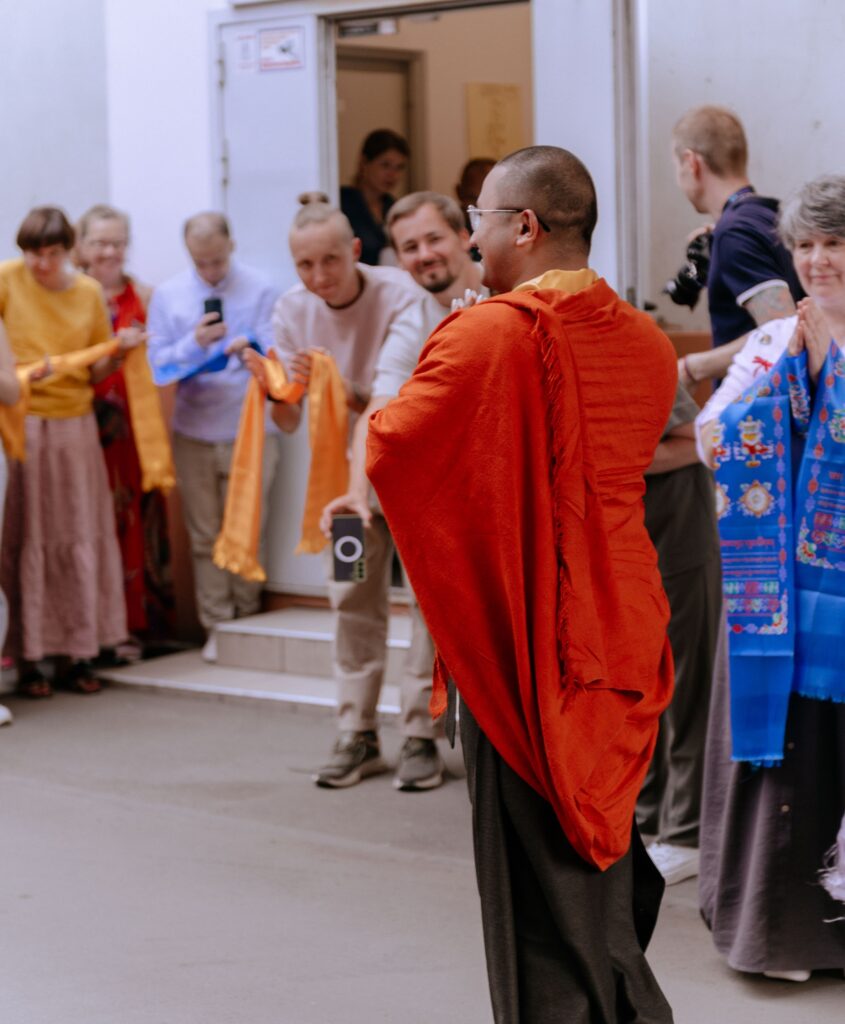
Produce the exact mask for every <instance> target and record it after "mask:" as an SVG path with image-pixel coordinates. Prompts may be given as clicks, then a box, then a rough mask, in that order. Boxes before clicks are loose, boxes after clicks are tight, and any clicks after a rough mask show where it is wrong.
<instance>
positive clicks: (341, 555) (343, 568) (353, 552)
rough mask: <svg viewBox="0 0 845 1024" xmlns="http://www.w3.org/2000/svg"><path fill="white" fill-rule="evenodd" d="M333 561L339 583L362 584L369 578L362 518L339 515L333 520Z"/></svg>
mask: <svg viewBox="0 0 845 1024" xmlns="http://www.w3.org/2000/svg"><path fill="white" fill-rule="evenodd" d="M332 560H333V562H334V578H335V580H336V582H338V583H348V582H350V581H352V582H354V583H361V582H363V580H365V579H366V578H367V565H366V556H365V551H364V524H363V523H362V522H361V517H360V516H353V515H339V516H335V517H334V519H333V520H332Z"/></svg>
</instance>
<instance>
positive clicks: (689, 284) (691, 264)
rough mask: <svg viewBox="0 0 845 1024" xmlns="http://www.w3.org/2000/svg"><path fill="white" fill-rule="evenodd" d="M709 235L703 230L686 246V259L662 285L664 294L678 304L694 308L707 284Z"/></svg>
mask: <svg viewBox="0 0 845 1024" xmlns="http://www.w3.org/2000/svg"><path fill="white" fill-rule="evenodd" d="M710 235H711V233H710V232H709V231H703V232H702V233H701V234H700V235H696V236H695V238H693V240H692V241H691V242H690V244H689V245H688V246H687V261H686V263H685V264H684V265H683V266H682V267H681V269H680V270H679V271H678V273H677V274H675V276H674V277H673V278H672V280H671V281H667V282H666V284H665V285H664V287H663V292H664V294H666V295H668V296H669V298H670V299H671V300H672V301H673V302H674V303H675V304H676V305H678V306H689V308H690V309H695V305H696V303H697V302H698V297H699V295H701V289H702V288H705V287H706V286H707V273H708V271H709V270H710Z"/></svg>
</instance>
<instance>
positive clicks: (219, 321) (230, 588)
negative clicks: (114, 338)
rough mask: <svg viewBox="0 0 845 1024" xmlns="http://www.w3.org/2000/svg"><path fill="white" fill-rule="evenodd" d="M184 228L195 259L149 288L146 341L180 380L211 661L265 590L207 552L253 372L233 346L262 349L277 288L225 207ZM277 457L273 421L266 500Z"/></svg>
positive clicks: (200, 605) (186, 503) (192, 532)
mask: <svg viewBox="0 0 845 1024" xmlns="http://www.w3.org/2000/svg"><path fill="white" fill-rule="evenodd" d="M184 235H185V246H186V248H187V250H188V254H189V256H190V258H191V262H192V264H193V266H192V267H191V268H190V269H189V270H186V271H184V272H183V273H182V274H179V275H177V276H176V277H173V278H171V279H170V280H169V281H165V282H164V283H163V284H161V285H159V286H158V287H157V288H156V289H155V291H154V292H153V297H152V301H151V303H150V311H149V317H148V321H147V330H148V331H149V341H148V346H147V347H148V351H149V359H150V364H151V365H152V367H153V372H154V374H155V375H156V377H157V379H158V380H162V379H169V378H173V379H178V380H179V384H178V387H177V391H176V407H175V411H174V415H173V460H174V462H175V465H176V475H177V477H178V480H179V489H180V493H181V497H182V507H183V509H184V513H185V525H186V526H187V529H188V536H189V537H190V541H191V555H192V560H193V568H194V586H195V589H196V600H197V611H198V614H199V619H200V622H201V623H202V625H203V627H204V628H205V630H206V633H207V641H206V645H205V647H204V648H203V657H205V658H206V660H207V661H214V660H216V657H217V649H216V638H215V634H214V628H215V626H216V625H217V624H218V623H219V622H225V621H228V620H230V619H234V618H240V617H242V616H244V615H252V614H254V613H255V612H257V611H258V609H259V602H260V597H261V584H260V583H251V582H248V581H247V580H243V579H241V578H240V577H239V576H234V575H232V574H231V573H228V572H225V571H224V570H223V569H218V568H217V566H216V565H214V563H213V561H212V557H211V556H212V549H213V547H214V542H215V540H216V539H217V535H218V533H219V532H220V527H221V525H222V522H223V508H224V505H225V501H226V489H227V487H228V483H229V464H230V462H231V459H232V448H233V445H234V440H235V437H236V436H237V432H238V422H239V419H240V413H241V405H242V404H243V399H244V395H245V394H246V387H247V384H248V382H249V371H248V370H247V369H246V368H245V367H244V366H243V364H242V363H241V361H240V359H238V358H237V356H234V355H231V356H229V357H228V358H227V353H228V352H230V351H231V349H232V347H233V344H234V343H235V342H236V341H237V340H238V339H239V338H245V337H251V338H252V340H254V341H256V342H257V343H258V344H259V345H260V346H261V347H262V348H263V349H266V348H267V347H268V346H269V345H270V344H271V343H272V338H273V335H272V329H271V326H270V314H271V311H272V309H273V303H274V302H275V301H276V296H277V294H278V292H277V290H276V289H275V288H273V287H272V286H271V285H270V284H269V283H268V282H267V281H266V280H265V279H264V278H263V277H262V276H261V275H260V274H259V273H257V272H256V271H254V270H252V269H251V268H250V267H247V266H244V264H242V263H240V262H238V261H235V260H234V259H232V252H233V250H234V242H233V241H232V238H231V232H230V229H229V225H228V223H227V221H226V218H225V217H223V215H222V214H219V213H199V214H196V216H194V217H191V218H190V219H189V220H188V221H187V222H186V223H185V228H184ZM210 299H214V300H218V301H219V302H220V303H221V305H222V311H223V312H222V318H221V316H220V315H219V314H218V313H216V312H208V313H206V312H204V303H205V302H206V301H207V300H210ZM214 357H219V361H220V363H221V368H220V369H216V371H215V372H201V373H197V374H195V375H193V376H191V373H192V371H194V370H196V369H197V368H198V367H200V366H202V365H203V364H205V363H208V362H209V361H210V360H212V359H213V358H214ZM278 457H279V446H278V435H277V433H276V432H275V431H273V432H272V433H271V434H270V436H268V438H267V444H266V445H265V448H264V465H263V491H264V499H265V500H264V502H263V505H262V507H263V508H265V509H266V507H267V500H266V499H267V497H268V496H269V491H270V488H271V486H272V483H273V476H274V473H275V470H276V463H277V462H278ZM263 532H264V524H263V523H262V535H263Z"/></svg>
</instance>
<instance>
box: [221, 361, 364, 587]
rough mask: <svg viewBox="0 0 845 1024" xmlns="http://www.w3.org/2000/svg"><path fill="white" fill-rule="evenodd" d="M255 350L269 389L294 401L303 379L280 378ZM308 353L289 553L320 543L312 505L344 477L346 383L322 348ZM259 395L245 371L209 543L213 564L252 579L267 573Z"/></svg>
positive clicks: (318, 508)
mask: <svg viewBox="0 0 845 1024" xmlns="http://www.w3.org/2000/svg"><path fill="white" fill-rule="evenodd" d="M259 358H261V361H262V363H263V365H264V369H265V371H266V375H267V392H268V394H269V395H270V397H271V398H274V399H276V400H277V401H282V402H290V403H294V402H298V401H299V400H300V398H302V395H303V394H304V391H305V389H304V387H303V386H302V385H301V384H296V383H289V382H288V379H287V375H286V374H285V370H284V367H283V366H282V364H281V363H280V362H277V361H276V360H273V359H264V358H263V357H259ZM311 360H312V361H311V379H310V381H309V384H308V437H309V441H310V443H311V468H310V470H309V473H308V489H307V491H306V495H305V511H304V512H303V516H302V538H301V540H300V542H299V544H298V545H297V548H296V553H297V554H316V553H317V552H318V551H322V549H323V548H324V547H325V546H326V543H327V542H326V538H325V537H324V536H323V533H322V531H321V530H320V513H321V512H322V511H323V508H324V507H325V506H326V505H327V504H328V502H330V501H331V500H332V498H336V497H337V496H338V495H340V494H343V493H344V492H345V491H346V488H347V486H348V484H349V464H348V461H347V458H346V444H347V432H348V426H347V409H346V391H345V389H344V386H343V380H342V378H341V376H340V372H339V370H338V368H337V365H336V364H335V361H334V359H332V357H331V356H330V355H328V354H326V353H323V352H316V351H312V353H311ZM264 402H265V394H264V391H263V389H262V387H261V385H260V384H259V383H258V381H257V380H256V379H255V378H254V377H253V379H252V380H251V381H250V382H249V386H248V388H247V393H246V397H245V399H244V404H243V409H242V410H241V420H240V423H239V424H238V436H237V438H236V440H235V447H234V450H233V452H232V463H231V466H230V468H229V487H228V489H227V491H226V508H225V510H224V513H223V526H222V529H221V530H220V535H219V537H218V538H217V542H216V544H215V545H214V564H215V565H216V566H218V567H219V568H220V569H227V570H228V571H229V572H232V573H235V574H236V575H238V576H242V577H243V578H244V579H247V580H251V581H253V582H257V583H263V582H264V580H266V579H267V574H266V573H265V572H264V569H263V568H262V567H261V565H260V564H259V561H258V548H259V544H260V541H261V464H262V455H263V452H264Z"/></svg>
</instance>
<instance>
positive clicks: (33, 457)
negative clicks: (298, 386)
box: [0, 206, 126, 698]
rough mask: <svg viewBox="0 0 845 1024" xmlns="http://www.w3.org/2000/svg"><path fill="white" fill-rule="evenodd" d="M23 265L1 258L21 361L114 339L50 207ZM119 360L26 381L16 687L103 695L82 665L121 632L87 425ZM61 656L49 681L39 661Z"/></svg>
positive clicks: (27, 230) (29, 231)
mask: <svg viewBox="0 0 845 1024" xmlns="http://www.w3.org/2000/svg"><path fill="white" fill-rule="evenodd" d="M17 244H18V246H19V248H20V249H21V251H22V254H23V256H22V258H21V259H17V260H8V261H6V262H3V263H0V319H2V320H3V322H4V324H5V328H6V333H7V334H8V338H9V344H10V346H11V349H12V353H13V355H14V357H15V359H16V361H17V362H18V363H32V362H35V361H37V360H40V359H43V358H44V357H47V359H48V360H49V358H50V357H55V356H58V355H66V354H68V353H71V352H77V351H79V350H83V349H87V348H90V347H91V346H93V345H97V344H99V343H102V342H107V341H109V339H110V338H111V335H112V332H111V325H110V323H109V317H108V313H107V311H106V305H105V301H104V299H103V293H102V290H101V288H100V286H99V285H98V284H97V283H96V282H95V281H93V280H91V279H90V278H88V277H86V276H85V275H84V274H78V273H76V272H75V271H74V270H73V269H72V267H71V266H70V262H69V257H70V251H71V249H72V247H73V244H74V231H73V228H72V226H71V224H70V222H69V221H68V219H67V217H66V216H65V215H64V213H63V212H62V211H61V210H59V209H57V208H55V207H49V206H45V207H38V208H36V209H34V210H32V211H30V213H29V214H28V215H27V216H26V218H25V219H24V221H23V223H22V224H21V226H20V229H19V230H18V236H17ZM121 358H122V356H121V354H120V353H118V354H116V355H112V356H106V357H103V358H101V359H99V360H98V361H97V362H94V363H93V364H92V365H91V366H90V367H86V368H82V369H75V370H71V371H68V372H63V373H62V374H61V375H59V374H49V375H48V376H46V377H44V378H43V379H42V380H38V381H36V382H34V383H33V384H32V386H31V393H30V397H29V405H28V410H27V416H26V459H25V461H24V462H22V463H21V462H16V463H13V464H12V465H11V466H10V472H9V486H8V496H7V504H6V521H5V525H4V531H3V544H2V562H0V585H1V586H2V589H3V590H4V591H5V593H6V595H7V597H8V600H9V608H10V628H9V636H8V639H7V652H8V653H9V654H10V655H12V656H13V657H15V658H17V659H18V668H19V682H18V687H19V691H20V692H21V693H22V694H24V695H26V696H28V697H33V698H38V697H49V696H50V694H51V692H52V686H57V687H61V688H64V689H70V690H73V691H75V692H77V693H95V692H96V691H97V690H99V688H100V684H99V682H98V680H97V679H96V678H95V677H94V675H93V671H92V668H91V664H90V659H91V658H93V657H95V656H96V654H97V652H98V651H99V649H100V648H101V647H109V646H114V645H116V644H117V643H119V642H120V641H122V640H123V639H124V638H125V636H126V608H125V603H124V597H123V578H122V570H121V561H120V549H119V547H118V542H117V536H116V532H115V523H114V509H113V507H112V501H111V495H110V492H109V484H108V478H107V476H106V467H105V463H104V461H103V453H102V449H101V447H100V441H99V436H98V433H97V423H96V420H95V418H94V413H93V411H92V408H93V394H94V393H93V387H92V382H94V381H96V380H99V379H101V378H102V377H103V376H105V375H106V374H108V373H113V372H114V371H115V369H116V368H117V366H118V365H119V364H120V360H121ZM50 656H54V657H56V658H57V664H56V672H55V675H54V678H53V684H52V686H51V683H50V682H49V681H48V680H47V678H46V677H45V676H44V675H43V674H42V673H41V671H40V669H39V667H38V663H39V662H40V661H41V660H42V659H44V658H46V657H50Z"/></svg>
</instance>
